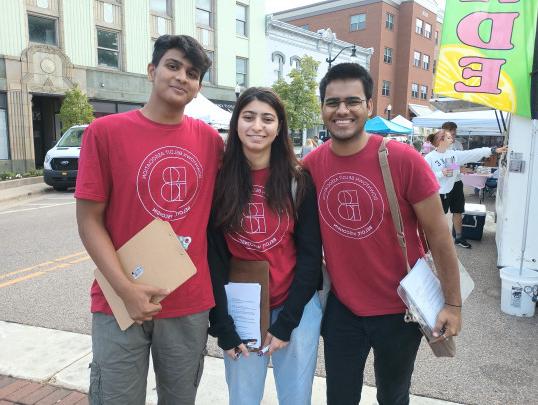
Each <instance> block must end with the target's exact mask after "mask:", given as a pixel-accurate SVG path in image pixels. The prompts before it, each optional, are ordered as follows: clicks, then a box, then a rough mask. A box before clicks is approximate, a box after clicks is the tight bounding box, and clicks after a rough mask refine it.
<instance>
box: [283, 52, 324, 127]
mask: <svg viewBox="0 0 538 405" xmlns="http://www.w3.org/2000/svg"><path fill="white" fill-rule="evenodd" d="M318 66H319V62H317V61H315V60H314V58H312V57H311V56H307V55H305V56H303V57H302V58H300V59H299V63H298V67H297V68H295V69H292V71H291V72H290V73H289V74H288V77H289V78H290V81H289V83H288V82H287V81H285V80H284V79H279V80H278V81H276V82H275V84H273V90H274V91H275V92H276V93H277V94H278V95H279V96H280V98H281V99H282V101H283V102H284V106H285V107H286V114H287V115H288V126H289V128H290V130H292V131H302V130H304V129H309V128H312V127H314V126H315V125H316V124H318V123H319V122H320V115H319V104H318V97H317V95H316V88H317V87H318V83H317V81H316V77H317V71H316V69H317V67H318Z"/></svg>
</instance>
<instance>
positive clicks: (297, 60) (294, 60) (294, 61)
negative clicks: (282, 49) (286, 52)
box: [290, 55, 301, 69]
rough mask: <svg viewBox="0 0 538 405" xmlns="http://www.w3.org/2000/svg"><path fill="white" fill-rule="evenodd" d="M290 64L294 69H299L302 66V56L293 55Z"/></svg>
mask: <svg viewBox="0 0 538 405" xmlns="http://www.w3.org/2000/svg"><path fill="white" fill-rule="evenodd" d="M290 66H291V68H292V69H299V68H300V67H301V58H299V57H298V56H297V55H293V56H292V57H291V58H290Z"/></svg>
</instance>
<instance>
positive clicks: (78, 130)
mask: <svg viewBox="0 0 538 405" xmlns="http://www.w3.org/2000/svg"><path fill="white" fill-rule="evenodd" d="M87 127H88V125H75V126H73V127H71V128H69V129H68V130H67V131H65V133H64V134H63V135H62V137H61V138H60V140H59V141H58V143H57V144H56V145H54V147H53V148H52V149H51V150H49V151H48V152H47V154H46V155H45V162H44V165H43V169H44V170H43V174H44V177H45V183H47V184H48V185H49V186H52V187H53V188H54V189H55V190H59V191H60V190H62V191H63V190H67V188H68V187H74V186H75V184H76V181H77V172H78V158H79V156H80V145H81V144H82V134H83V133H84V130H85V129H86V128H87Z"/></svg>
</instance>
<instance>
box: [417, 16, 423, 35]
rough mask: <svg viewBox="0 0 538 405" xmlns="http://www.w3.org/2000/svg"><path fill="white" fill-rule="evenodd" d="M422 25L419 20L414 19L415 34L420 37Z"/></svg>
mask: <svg viewBox="0 0 538 405" xmlns="http://www.w3.org/2000/svg"><path fill="white" fill-rule="evenodd" d="M423 24H424V21H422V20H421V19H420V18H417V19H416V23H415V32H416V33H417V34H420V35H422V25H423Z"/></svg>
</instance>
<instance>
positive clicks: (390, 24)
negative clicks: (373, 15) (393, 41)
mask: <svg viewBox="0 0 538 405" xmlns="http://www.w3.org/2000/svg"><path fill="white" fill-rule="evenodd" d="M386 16H387V18H386V19H385V28H386V29H388V30H389V31H392V30H393V29H394V14H391V13H387V14H386Z"/></svg>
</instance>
